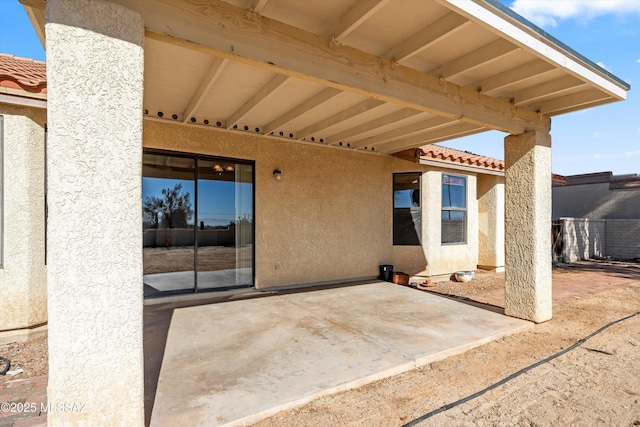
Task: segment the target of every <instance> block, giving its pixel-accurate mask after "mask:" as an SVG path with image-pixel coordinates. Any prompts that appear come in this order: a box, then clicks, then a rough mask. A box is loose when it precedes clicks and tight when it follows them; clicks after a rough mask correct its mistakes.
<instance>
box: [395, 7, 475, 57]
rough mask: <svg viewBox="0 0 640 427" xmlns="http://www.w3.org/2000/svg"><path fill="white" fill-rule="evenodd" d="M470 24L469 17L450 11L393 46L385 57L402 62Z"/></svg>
mask: <svg viewBox="0 0 640 427" xmlns="http://www.w3.org/2000/svg"><path fill="white" fill-rule="evenodd" d="M469 24H471V21H469V20H468V19H467V18H465V17H463V16H460V15H458V14H457V13H454V12H449V13H448V14H446V15H445V16H443V17H442V18H440V19H438V20H436V21H435V22H432V23H431V24H429V25H427V26H426V27H424V28H423V29H422V30H420V31H418V32H417V33H415V34H413V35H412V36H410V37H409V38H407V39H405V40H403V41H402V42H401V43H399V44H398V45H396V46H394V47H393V48H391V49H390V50H389V51H387V53H385V54H384V55H383V57H385V58H387V59H389V60H392V61H395V62H396V63H398V64H402V63H403V62H406V61H408V60H409V59H411V58H413V57H414V56H415V55H417V54H419V53H420V52H422V51H423V50H425V49H427V48H429V47H430V46H433V45H434V44H436V43H437V42H439V41H441V40H443V39H445V38H446V37H449V36H450V35H451V34H453V33H455V32H456V31H459V30H461V29H462V28H464V27H465V26H467V25H469Z"/></svg>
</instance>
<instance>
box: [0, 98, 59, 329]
mask: <svg viewBox="0 0 640 427" xmlns="http://www.w3.org/2000/svg"><path fill="white" fill-rule="evenodd" d="M0 115H2V116H3V117H4V147H3V157H4V159H3V160H4V161H3V165H2V173H3V187H4V188H3V196H4V199H3V200H2V203H0V206H1V207H2V210H3V212H2V219H3V224H2V225H3V226H2V238H3V245H2V252H3V253H2V261H1V262H0V264H1V267H0V331H3V330H11V329H20V328H28V327H32V326H35V325H39V324H42V323H45V322H46V321H47V283H46V267H45V223H44V215H45V208H44V189H45V183H44V142H45V141H44V140H45V135H44V124H45V121H46V112H45V111H44V110H40V109H35V108H26V107H18V106H13V105H8V104H0Z"/></svg>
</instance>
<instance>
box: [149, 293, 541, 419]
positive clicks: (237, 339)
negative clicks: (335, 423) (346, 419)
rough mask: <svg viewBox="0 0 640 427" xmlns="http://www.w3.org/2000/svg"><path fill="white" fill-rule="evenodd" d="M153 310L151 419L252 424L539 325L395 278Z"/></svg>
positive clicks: (150, 317) (151, 326)
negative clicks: (419, 287) (421, 289)
mask: <svg viewBox="0 0 640 427" xmlns="http://www.w3.org/2000/svg"><path fill="white" fill-rule="evenodd" d="M245 298H246V299H244V298H242V297H236V298H228V299H227V300H226V301H224V300H223V301H217V303H212V301H202V302H201V305H197V306H193V305H192V306H186V307H185V306H184V304H175V303H174V304H163V305H152V306H147V307H146V308H145V354H146V357H145V384H146V387H145V411H146V418H147V422H148V423H149V425H151V426H169V425H176V426H177V425H184V426H187V425H188V426H222V425H225V426H230V425H247V424H251V423H254V422H257V421H259V420H261V419H263V418H266V417H268V416H271V415H274V414H276V413H277V412H279V411H283V410H286V409H291V408H295V407H298V406H302V405H304V404H305V403H307V402H310V401H311V400H313V399H316V398H318V397H320V396H325V395H327V394H331V393H336V392H339V391H344V390H348V389H351V388H355V387H359V386H362V385H364V384H368V383H370V382H373V381H376V380H379V379H382V378H387V377H390V376H392V375H397V374H400V373H402V372H406V371H408V370H410V369H414V368H417V367H420V366H426V365H428V364H430V363H433V362H436V361H439V360H442V359H444V358H446V357H449V356H452V355H455V354H459V353H461V352H463V351H466V350H469V349H471V348H474V347H477V346H480V345H482V344H485V343H487V342H489V341H492V340H497V339H500V338H502V337H505V336H507V335H510V334H513V333H518V332H522V331H524V330H527V329H529V328H532V327H533V326H534V324H533V323H532V322H527V321H524V320H520V319H515V318H513V317H507V316H504V315H502V313H501V312H500V313H498V312H495V311H492V310H487V308H486V307H484V308H481V307H480V306H474V305H469V304H463V303H460V302H456V301H452V300H451V299H448V298H446V297H442V296H438V295H434V294H430V293H424V292H422V291H420V290H417V289H411V288H408V287H404V286H399V285H394V284H392V283H387V282H369V283H366V282H365V283H359V284H351V285H343V286H336V287H333V288H330V289H326V288H325V289H322V288H320V289H318V288H316V289H306V290H305V289H300V290H298V291H288V292H273V293H272V295H269V296H265V295H264V294H262V295H256V294H255V293H254V294H248V295H245Z"/></svg>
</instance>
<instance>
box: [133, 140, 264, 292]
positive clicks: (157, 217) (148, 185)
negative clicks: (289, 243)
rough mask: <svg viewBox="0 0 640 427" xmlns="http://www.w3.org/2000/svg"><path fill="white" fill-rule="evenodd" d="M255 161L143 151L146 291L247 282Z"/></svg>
mask: <svg viewBox="0 0 640 427" xmlns="http://www.w3.org/2000/svg"><path fill="white" fill-rule="evenodd" d="M253 169H254V168H253V163H252V162H247V161H242V160H233V159H226V158H219V157H204V156H193V155H190V154H180V153H165V152H155V151H153V150H148V151H145V153H144V156H143V168H142V212H143V224H142V226H143V230H144V234H143V235H144V241H143V256H144V259H143V267H144V276H143V277H144V290H145V296H148V297H152V296H160V295H166V294H167V293H168V292H175V293H193V292H199V291H203V290H207V291H208V290H228V289H235V288H242V287H250V286H253V283H254V275H253V271H254V265H253V264H254V263H253V260H254V252H253V239H254V228H253V224H254V221H253V218H254V210H253V200H254V194H253V187H254V186H253V182H254V177H253Z"/></svg>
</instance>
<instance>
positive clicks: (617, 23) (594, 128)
mask: <svg viewBox="0 0 640 427" xmlns="http://www.w3.org/2000/svg"><path fill="white" fill-rule="evenodd" d="M501 1H502V2H503V3H504V4H506V5H507V6H509V7H511V8H513V9H514V10H515V11H516V12H518V13H519V14H521V15H522V16H524V17H525V18H527V19H529V20H531V21H532V22H534V23H535V24H537V25H539V26H540V27H542V28H543V29H544V30H545V31H547V32H548V33H550V34H551V35H553V36H554V37H555V38H557V39H559V40H560V41H562V42H563V43H565V44H567V45H568V46H570V47H572V48H573V49H575V50H577V51H578V52H580V53H581V54H583V55H585V56H586V57H587V58H589V59H591V60H592V61H594V62H596V63H598V64H600V65H602V66H604V67H605V68H606V69H608V70H609V71H611V72H612V73H613V74H615V75H616V76H618V77H620V78H621V79H622V80H624V81H625V82H627V83H629V84H631V91H629V92H628V93H627V100H626V101H623V102H618V103H614V104H609V105H605V106H601V107H596V108H593V109H588V110H584V111H579V112H575V113H569V114H565V115H561V116H557V117H555V118H554V119H553V120H552V130H551V135H552V143H553V171H554V172H555V173H559V174H562V175H572V174H580V173H591V172H601V171H612V172H613V173H614V174H628V173H640V95H639V94H638V90H637V88H636V86H639V85H640V0H515V1H513V0H501ZM0 52H3V53H10V54H14V55H17V56H23V57H27V58H34V59H39V60H44V59H45V55H44V51H43V49H42V46H41V45H40V41H39V40H38V37H37V36H36V34H35V32H34V30H33V27H32V26H31V23H30V22H29V20H28V18H27V16H26V14H25V12H24V9H23V8H22V6H21V5H20V3H19V2H18V1H17V0H0ZM504 136H505V134H503V133H501V132H486V133H483V134H480V135H474V136H470V137H466V138H460V139H457V140H452V141H448V142H446V143H443V144H442V145H446V146H448V147H452V148H457V149H462V150H469V151H472V152H474V153H477V154H482V155H486V156H491V157H496V158H499V159H501V158H503V141H504Z"/></svg>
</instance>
